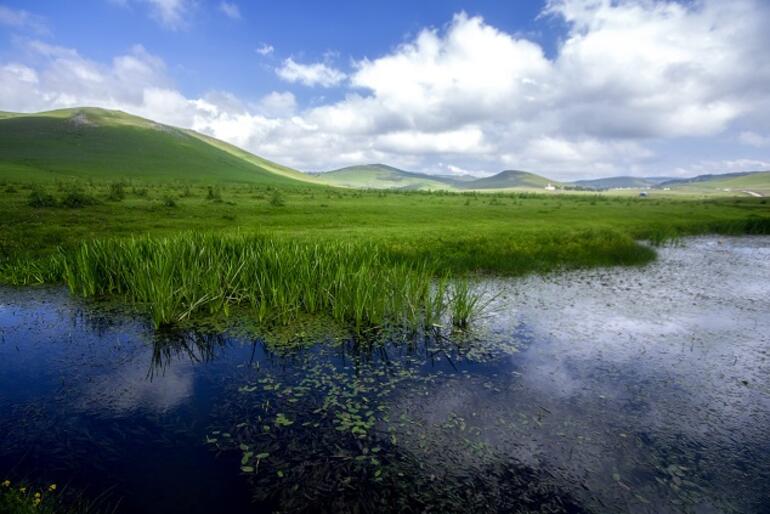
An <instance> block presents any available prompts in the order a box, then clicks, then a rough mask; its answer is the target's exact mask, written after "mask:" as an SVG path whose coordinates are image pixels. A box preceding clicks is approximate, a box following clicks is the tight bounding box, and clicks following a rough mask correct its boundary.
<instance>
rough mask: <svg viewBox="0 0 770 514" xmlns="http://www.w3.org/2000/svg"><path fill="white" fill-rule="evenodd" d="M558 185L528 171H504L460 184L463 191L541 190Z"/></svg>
mask: <svg viewBox="0 0 770 514" xmlns="http://www.w3.org/2000/svg"><path fill="white" fill-rule="evenodd" d="M549 183H550V184H554V185H555V184H558V182H554V181H553V180H549V179H547V178H545V177H542V176H540V175H536V174H534V173H530V172H528V171H519V170H505V171H501V172H500V173H498V174H497V175H492V176H491V177H484V178H479V179H476V180H473V181H470V182H464V183H462V187H463V188H464V189H543V188H544V187H545V186H547V185H548V184H549Z"/></svg>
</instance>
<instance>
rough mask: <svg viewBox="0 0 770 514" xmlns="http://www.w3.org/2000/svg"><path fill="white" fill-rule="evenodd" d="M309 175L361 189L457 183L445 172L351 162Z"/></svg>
mask: <svg viewBox="0 0 770 514" xmlns="http://www.w3.org/2000/svg"><path fill="white" fill-rule="evenodd" d="M312 175H313V176H314V177H315V178H316V179H317V180H318V181H320V182H322V183H324V184H328V185H331V186H342V187H354V188H360V189H415V190H439V189H448V190H451V189H454V188H455V185H456V184H457V181H455V180H454V179H452V178H449V177H446V176H442V175H427V174H424V173H414V172H411V171H404V170H400V169H398V168H394V167H393V166H387V165H385V164H365V165H362V166H350V167H347V168H341V169H338V170H333V171H326V172H323V173H314V174H312Z"/></svg>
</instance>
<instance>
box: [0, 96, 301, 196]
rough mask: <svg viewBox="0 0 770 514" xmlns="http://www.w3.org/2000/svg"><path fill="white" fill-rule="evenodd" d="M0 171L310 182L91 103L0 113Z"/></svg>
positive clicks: (30, 175)
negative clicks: (64, 107)
mask: <svg viewBox="0 0 770 514" xmlns="http://www.w3.org/2000/svg"><path fill="white" fill-rule="evenodd" d="M0 178H2V179H12V180H33V181H48V180H61V179H66V178H85V179H104V180H119V179H132V178H134V179H143V180H153V181H169V180H185V181H216V182H248V183H258V184H266V185H291V184H295V185H301V184H303V183H304V184H307V183H309V182H313V181H312V179H310V178H308V177H307V176H306V175H304V174H302V173H300V172H297V171H294V170H292V169H290V168H286V167H284V166H280V165H278V164H275V163H272V162H270V161H267V160H265V159H262V158H260V157H257V156H255V155H252V154H250V153H248V152H246V151H244V150H241V149H239V148H236V147H234V146H232V145H229V144H227V143H225V142H223V141H219V140H217V139H214V138H211V137H208V136H205V135H203V134H198V133H196V132H193V131H191V130H184V129H179V128H175V127H171V126H168V125H162V124H159V123H155V122H153V121H151V120H147V119H144V118H140V117H137V116H132V115H129V114H126V113H123V112H119V111H109V110H105V109H97V108H76V109H62V110H57V111H49V112H44V113H36V114H14V113H3V115H2V116H0Z"/></svg>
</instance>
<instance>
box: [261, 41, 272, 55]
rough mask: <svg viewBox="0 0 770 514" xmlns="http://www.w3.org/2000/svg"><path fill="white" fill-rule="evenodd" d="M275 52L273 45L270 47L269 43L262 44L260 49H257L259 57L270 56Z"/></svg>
mask: <svg viewBox="0 0 770 514" xmlns="http://www.w3.org/2000/svg"><path fill="white" fill-rule="evenodd" d="M274 51H275V48H273V45H269V44H267V43H262V44H261V45H260V46H259V47H257V53H258V54H259V55H270V54H272V53H273V52H274Z"/></svg>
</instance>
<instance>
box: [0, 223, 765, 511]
mask: <svg viewBox="0 0 770 514" xmlns="http://www.w3.org/2000/svg"><path fill="white" fill-rule="evenodd" d="M719 241H721V243H720V242H719ZM487 287H490V288H494V289H495V290H497V291H499V292H500V293H501V294H500V301H499V302H498V303H497V304H496V305H494V306H493V311H494V313H495V315H494V316H493V317H491V318H490V319H488V320H487V321H486V322H485V324H484V325H483V326H481V327H478V331H477V332H475V333H470V334H466V335H465V336H463V337H459V336H458V335H457V334H454V335H452V334H448V333H446V332H445V331H442V330H438V329H436V330H431V331H428V332H426V333H417V334H415V333H412V334H392V333H382V334H371V335H370V338H369V339H367V340H357V339H353V338H346V337H344V334H343V335H341V334H339V333H332V334H327V335H323V334H322V333H319V332H318V331H313V330H310V329H308V328H307V327H304V326H294V327H290V328H289V329H287V330H286V333H285V334H278V335H276V336H275V338H274V339H270V338H267V339H265V340H255V339H253V338H248V337H243V336H234V335H227V334H222V333H214V334H210V333H200V332H194V331H176V332H165V333H157V332H154V331H152V330H151V329H150V327H149V326H148V325H147V324H146V323H144V322H143V321H141V319H138V318H136V317H135V316H131V315H129V314H127V313H125V312H121V311H119V310H105V307H104V306H98V307H97V306H94V305H89V304H84V303H82V302H80V301H78V300H76V299H73V298H70V297H69V296H68V295H67V294H66V293H65V292H63V291H60V290H18V291H17V290H0V434H2V439H1V440H0V472H7V473H11V474H14V475H15V476H29V477H39V478H40V479H41V480H49V481H58V482H67V481H70V482H71V483H72V484H73V485H74V486H77V487H80V488H82V489H86V490H96V491H102V490H106V489H107V488H109V487H113V488H114V489H113V490H114V495H115V496H116V497H120V498H122V499H123V502H122V504H121V505H122V507H121V509H122V511H123V512H152V511H163V512H211V511H222V510H224V511H229V512H247V511H252V510H254V509H255V508H256V509H259V508H262V509H263V510H270V509H273V508H279V507H280V508H282V509H283V510H287V511H292V510H293V511H303V510H304V511H313V510H314V509H315V510H318V509H326V510H327V511H334V512H345V511H355V510H357V511H361V512H366V511H387V510H390V511H402V512H408V511H415V512H419V511H424V510H426V509H429V508H432V509H434V510H443V511H445V512H453V511H480V510H485V511H486V510H491V511H495V510H496V511H500V512H505V511H512V510H520V511H529V512H538V511H543V512H578V511H582V510H585V511H592V512H741V513H743V512H746V513H752V512H757V513H759V512H763V509H764V506H765V505H766V504H767V502H769V501H770V488H769V487H768V484H770V462H768V460H767V458H766V456H767V455H770V432H768V431H767V428H766V427H767V426H768V425H769V424H770V316H767V313H768V312H770V239H769V238H743V239H714V238H702V239H695V240H690V241H688V242H687V243H686V244H685V245H684V246H682V247H677V248H669V249H664V250H663V251H662V255H661V259H660V261H659V262H657V263H655V264H653V265H650V266H647V267H645V268H639V269H625V270H594V271H585V272H576V273H567V274H561V275H551V276H546V277H530V278H526V279H522V280H517V281H513V282H505V283H497V282H494V281H492V282H490V284H487ZM504 297H505V298H506V300H503V298H504ZM266 427H267V428H266ZM224 434H229V435H228V436H227V437H226V436H225V435H224ZM206 441H209V442H208V443H206ZM244 448H246V449H244ZM212 450H214V451H212ZM191 463H194V465H191ZM244 469H245V471H244ZM279 472H280V474H279ZM148 473H151V475H150V474H148ZM148 476H152V477H153V479H152V480H148V478H147V477H148ZM255 498H256V500H257V501H258V503H257V505H256V506H255V505H254V504H253V503H252V502H253V501H254V499H255Z"/></svg>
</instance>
